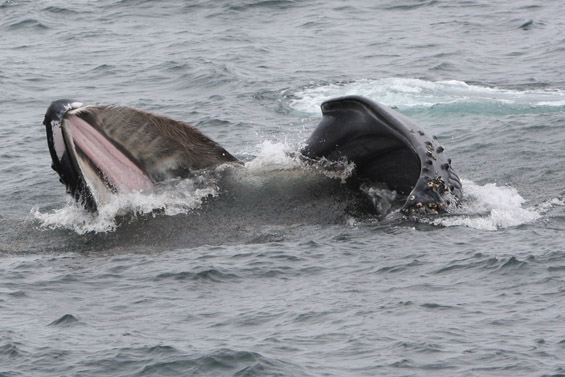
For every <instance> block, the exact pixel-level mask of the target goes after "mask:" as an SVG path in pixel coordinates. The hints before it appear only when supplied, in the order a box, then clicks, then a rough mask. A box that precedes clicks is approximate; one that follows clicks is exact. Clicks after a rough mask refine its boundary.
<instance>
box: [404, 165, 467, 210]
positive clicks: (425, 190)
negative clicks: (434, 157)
mask: <svg viewBox="0 0 565 377" xmlns="http://www.w3.org/2000/svg"><path fill="white" fill-rule="evenodd" d="M458 184H459V185H458V186H457V187H455V186H454V185H451V187H450V185H449V184H448V183H447V182H445V180H444V179H443V177H441V176H440V175H438V176H436V177H435V178H433V179H432V178H430V177H427V176H424V177H421V178H420V180H419V181H418V183H417V184H416V186H415V187H414V189H413V190H412V192H411V193H410V195H408V197H407V198H406V202H405V203H404V205H403V207H402V208H401V212H403V213H406V214H427V215H437V214H442V213H446V212H448V209H449V208H450V207H455V206H459V205H460V204H461V194H460V190H461V186H460V183H458Z"/></svg>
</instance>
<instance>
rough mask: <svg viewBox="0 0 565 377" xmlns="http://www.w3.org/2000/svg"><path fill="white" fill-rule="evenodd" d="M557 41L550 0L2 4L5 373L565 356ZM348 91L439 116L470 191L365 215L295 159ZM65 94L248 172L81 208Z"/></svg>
mask: <svg viewBox="0 0 565 377" xmlns="http://www.w3.org/2000/svg"><path fill="white" fill-rule="evenodd" d="M564 58H565V5H564V4H563V2H562V1H560V0H547V1H543V2H542V1H533V0H517V1H494V2H493V1H486V0H465V1H463V0H456V1H443V0H400V1H398V0H394V1H393V0H383V1H378V2H377V1H368V0H352V1H346V2H344V1H335V0H324V1H320V0H304V1H291V0H244V1H230V0H219V1H216V0H214V1H212V0H195V1H168V0H165V1H151V0H121V1H118V0H101V1H96V2H92V1H85V0H78V1H74V2H68V1H59V0H45V1H23V0H22V1H17V0H8V1H6V0H1V1H0V115H1V117H0V148H1V152H0V162H1V163H0V375H1V376H180V375H183V376H380V375H385V376H562V375H565V314H564V313H565V170H564V169H563V166H564V162H565V153H564V151H565V70H564V68H563V60H564ZM347 94H358V95H363V96H366V97H369V98H371V99H373V100H375V101H378V102H382V103H384V104H386V105H388V106H391V107H393V108H395V109H397V110H398V111H400V112H402V113H404V114H406V115H408V116H409V117H410V118H412V119H413V120H414V121H415V122H416V123H418V124H419V125H420V126H421V127H423V128H424V129H425V130H426V131H427V132H430V133H432V134H434V135H437V137H438V139H439V141H440V142H441V143H442V145H444V146H445V149H446V153H447V154H448V155H449V157H450V158H451V159H452V160H453V166H454V167H455V169H456V170H457V171H458V173H459V175H460V176H461V177H462V178H463V184H464V195H465V200H464V202H463V203H462V206H461V208H459V209H457V210H455V211H453V212H452V213H449V214H447V215H441V216H435V217H420V218H413V217H404V216H402V215H400V214H397V213H392V214H391V216H384V217H383V216H378V215H376V214H373V213H372V212H371V211H365V209H366V208H368V207H370V206H371V200H370V198H367V197H366V196H363V195H360V194H359V193H357V192H351V191H350V190H349V189H348V188H347V187H346V186H347V184H346V183H343V180H344V179H343V176H340V174H337V175H336V176H332V175H331V174H328V173H327V172H325V173H324V172H319V171H315V169H309V168H306V167H304V166H302V165H300V164H299V163H298V162H297V161H296V160H294V159H293V158H291V157H289V156H292V152H296V151H297V150H298V149H299V147H300V144H301V142H303V141H304V140H305V139H306V138H307V137H308V135H309V134H310V133H311V132H312V130H313V129H314V128H315V126H316V125H317V123H318V121H319V119H320V115H321V114H320V112H319V105H320V103H321V102H323V101H324V100H326V99H330V98H333V97H337V96H342V95H347ZM59 98H72V99H76V100H78V101H81V102H83V103H86V104H90V103H92V104H95V103H104V104H121V105H129V106H135V107H138V108H142V109H145V110H149V111H154V112H157V113H159V114H164V115H168V116H170V117H173V118H175V119H179V120H184V121H188V122H190V123H192V124H194V125H195V126H197V127H198V128H199V129H201V130H202V131H203V132H204V133H205V134H207V135H208V136H210V137H211V138H213V139H214V140H216V141H218V142H219V143H220V144H222V145H223V146H224V147H225V148H226V149H227V150H229V151H230V152H231V153H233V154H235V155H236V156H238V157H239V158H241V159H242V160H243V161H245V162H246V164H245V167H244V169H239V170H237V171H228V172H227V173H226V172H223V173H222V172H220V173H221V174H220V173H219V172H212V173H211V174H210V175H207V176H202V177H196V178H195V179H194V180H192V181H191V180H188V181H186V182H176V183H174V184H173V186H172V187H169V188H168V189H167V188H164V189H163V190H162V191H161V192H157V193H153V194H146V195H137V196H131V197H121V198H117V199H116V202H115V203H113V205H112V206H111V207H109V208H107V209H106V210H105V211H101V213H100V215H99V216H92V215H91V214H88V213H87V212H85V211H84V210H82V209H81V208H80V207H79V206H77V205H75V204H74V203H73V202H72V201H71V200H70V198H69V197H68V195H67V194H66V193H65V188H64V186H63V185H61V184H60V183H59V180H58V177H57V174H56V173H55V172H53V171H52V170H51V168H50V164H51V161H50V156H49V152H48V149H47V143H46V140H45V130H44V127H43V126H42V124H41V123H42V120H43V115H44V113H45V110H46V109H47V106H48V105H49V103H50V102H51V101H53V100H55V99H59ZM289 152H290V153H289ZM338 173H339V172H338ZM342 173H343V172H342Z"/></svg>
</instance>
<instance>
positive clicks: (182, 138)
mask: <svg viewBox="0 0 565 377" xmlns="http://www.w3.org/2000/svg"><path fill="white" fill-rule="evenodd" d="M321 108H322V115H323V116H322V120H321V122H320V123H319V125H318V126H317V128H316V129H315V130H314V132H313V133H312V135H311V136H310V138H309V139H308V140H307V141H306V144H305V146H304V147H303V148H302V150H301V156H302V158H303V159H304V160H305V161H307V162H312V163H316V162H317V161H321V160H322V161H323V160H328V161H342V160H346V161H348V162H351V163H353V164H354V166H355V169H354V174H353V176H352V177H351V179H352V180H355V181H356V182H360V183H361V182H374V183H384V184H386V185H387V186H388V188H389V189H391V190H395V191H396V192H397V193H399V194H400V195H403V196H404V197H405V202H404V205H403V206H402V209H401V210H402V211H403V212H405V213H425V214H437V213H443V212H446V211H447V209H448V207H449V206H450V205H455V204H457V203H458V202H459V201H460V200H461V198H462V187H461V182H460V180H459V177H458V176H457V174H456V173H455V171H454V170H453V168H452V166H451V160H449V159H447V157H445V153H444V149H443V147H442V146H440V145H439V144H438V142H437V140H436V138H434V137H429V136H427V135H426V133H425V132H424V131H423V130H422V129H421V128H420V127H418V126H417V125H416V124H414V123H413V122H412V121H411V120H410V119H408V118H407V117H405V116H403V115H402V114H400V113H398V112H396V111H394V110H392V109H390V108H387V107H385V106H383V105H380V104H378V103H375V102H373V101H371V100H369V99H367V98H364V97H360V96H347V97H341V98H336V99H332V100H329V101H326V102H324V103H323V104H322V105H321ZM43 124H44V125H45V127H46V132H47V143H48V147H49V151H50V154H51V159H52V168H53V169H54V170H55V171H56V172H57V173H58V174H59V177H60V181H61V182H62V183H63V184H64V185H65V186H66V188H67V191H68V192H69V193H70V194H71V195H72V196H73V197H74V198H75V199H76V200H77V201H79V202H80V203H82V204H83V205H84V206H85V207H86V208H87V209H90V210H92V211H96V210H97V208H98V207H99V206H101V205H103V204H104V203H105V202H106V201H107V200H108V198H109V195H111V194H113V193H122V192H131V191H135V190H148V189H151V188H152V187H153V186H154V185H155V184H156V183H158V182H161V181H164V180H167V179H170V178H173V177H181V178H186V177H190V176H191V174H192V173H193V172H194V171H196V170H199V169H204V168H210V167H215V166H219V165H221V164H225V163H232V164H241V162H240V161H239V160H238V159H237V158H236V157H234V156H233V155H232V154H230V153H229V152H228V151H227V150H226V149H224V148H223V147H222V146H220V145H219V144H218V143H216V142H214V141H213V140H211V139H210V138H208V137H207V136H205V135H204V134H203V133H202V132H200V131H199V130H198V129H196V128H195V127H193V126H191V125H189V124H188V123H185V122H182V121H176V120H174V119H171V118H168V117H166V116H162V115H157V114H153V113H150V112H147V111H143V110H138V109H135V108H132V107H127V106H108V105H83V104H82V103H80V102H78V101H74V100H68V99H61V100H57V101H54V102H52V103H51V105H50V106H49V108H48V109H47V112H46V114H45V118H44V121H43Z"/></svg>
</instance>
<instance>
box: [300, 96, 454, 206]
mask: <svg viewBox="0 0 565 377" xmlns="http://www.w3.org/2000/svg"><path fill="white" fill-rule="evenodd" d="M322 114H323V118H322V121H321V122H320V124H319V125H318V127H317V128H316V129H315V130H314V132H313V134H312V135H311V136H310V138H309V139H308V141H307V142H306V146H305V147H304V148H303V150H302V154H303V155H304V156H306V157H308V158H313V159H318V158H321V157H325V158H327V159H328V160H331V161H336V160H339V159H343V158H345V159H347V160H349V161H352V162H354V163H355V166H356V169H355V175H356V177H359V178H361V179H363V180H368V181H372V182H383V183H386V184H387V186H388V187H389V189H391V190H396V191H397V192H398V193H400V194H403V195H406V196H407V200H406V202H405V204H404V206H403V208H402V209H403V211H405V212H423V213H438V212H445V210H446V209H447V207H448V206H449V205H450V204H451V203H452V202H454V204H457V203H458V202H459V201H460V200H461V198H462V196H463V193H462V190H461V181H460V180H459V177H458V176H457V174H456V173H455V171H454V170H453V168H452V167H451V160H449V159H448V158H447V157H446V156H445V153H444V148H443V147H442V146H440V145H439V144H438V143H437V140H436V138H435V137H429V136H427V135H426V133H425V132H424V131H423V130H422V129H421V128H420V127H418V126H417V125H416V124H414V123H413V122H412V121H411V120H410V119H408V118H407V117H405V116H404V115H402V114H400V113H398V112H396V111H394V110H392V109H390V108H388V107H385V106H383V105H380V104H378V103H375V102H373V101H371V100H369V99H367V98H364V97H360V96H347V97H342V98H337V99H333V100H330V101H327V102H324V103H323V104H322Z"/></svg>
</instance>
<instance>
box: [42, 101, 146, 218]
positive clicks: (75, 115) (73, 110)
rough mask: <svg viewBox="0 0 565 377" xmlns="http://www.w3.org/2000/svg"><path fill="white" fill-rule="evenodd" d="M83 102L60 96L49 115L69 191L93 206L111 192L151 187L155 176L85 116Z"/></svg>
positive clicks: (54, 153) (53, 148) (56, 159)
mask: <svg viewBox="0 0 565 377" xmlns="http://www.w3.org/2000/svg"><path fill="white" fill-rule="evenodd" d="M84 108H85V107H83V105H82V104H81V103H80V102H76V101H70V100H59V101H55V102H53V103H52V104H51V106H50V107H49V109H48V110H47V113H46V115H45V120H44V125H45V126H46V131H47V141H48V145H49V151H50V153H51V158H52V161H53V164H52V167H53V169H54V170H55V171H56V172H57V173H58V174H59V176H60V178H61V181H62V183H64V184H65V185H66V186H67V191H69V192H70V193H71V195H73V197H74V198H75V199H76V200H78V201H80V202H82V203H83V205H84V206H85V207H86V208H88V209H91V210H96V209H97V208H98V207H99V206H100V205H103V204H104V203H106V202H107V201H108V200H109V198H110V195H111V194H115V193H121V192H131V191H136V190H148V189H151V188H152V187H153V186H154V182H153V180H152V179H151V178H150V177H149V176H148V175H147V174H146V173H145V172H144V171H143V170H142V169H141V168H140V167H139V166H138V164H136V162H135V161H134V159H133V158H132V157H131V156H128V155H127V152H124V151H123V150H122V149H121V148H120V147H119V145H116V144H115V142H113V141H112V139H110V138H109V137H108V136H107V135H106V133H105V132H104V131H103V130H102V129H101V127H100V126H99V125H97V124H96V123H93V122H88V121H87V120H85V119H83V118H82V117H81V111H82V110H83V109H84Z"/></svg>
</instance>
